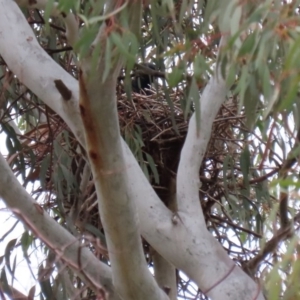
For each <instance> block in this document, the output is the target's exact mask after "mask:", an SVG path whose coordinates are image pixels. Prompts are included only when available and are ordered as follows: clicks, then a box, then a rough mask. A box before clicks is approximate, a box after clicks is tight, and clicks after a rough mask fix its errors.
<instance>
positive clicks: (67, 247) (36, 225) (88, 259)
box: [0, 154, 120, 300]
mask: <svg viewBox="0 0 300 300" xmlns="http://www.w3.org/2000/svg"><path fill="white" fill-rule="evenodd" d="M0 174H1V175H0V197H1V199H3V201H4V203H5V204H6V205H7V207H8V208H9V209H10V210H11V211H12V212H13V213H15V214H16V216H17V217H18V218H19V219H20V220H21V221H23V223H24V224H25V225H26V226H27V228H28V229H29V230H31V231H32V232H33V233H34V234H35V235H36V236H37V237H38V238H40V239H41V240H42V241H43V242H44V243H45V244H46V245H47V246H48V247H49V248H50V249H52V250H53V251H54V252H55V253H56V255H57V256H58V257H59V258H61V259H62V260H63V261H64V262H65V263H67V264H68V266H70V267H71V268H72V269H73V270H74V271H75V272H76V273H77V274H78V275H79V276H80V277H81V278H82V279H83V280H84V281H85V282H86V283H87V284H89V285H90V286H91V287H92V288H93V289H94V290H95V291H99V292H100V293H102V291H104V292H105V293H106V294H107V296H108V299H114V300H119V299H120V298H119V296H118V295H116V294H115V292H114V288H113V285H112V278H111V270H110V268H109V267H108V266H107V265H105V264H104V263H101V262H100V261H99V260H98V259H97V258H96V257H95V256H94V255H93V254H92V253H91V252H90V250H89V249H88V248H86V247H84V246H83V245H81V244H80V242H79V241H78V240H77V239H76V238H75V237H74V236H73V235H72V234H70V233H69V232H68V231H67V230H66V229H64V228H63V227H62V226H60V225H59V224H58V223H57V222H56V221H54V220H53V219H52V218H51V217H50V216H49V215H48V214H47V213H46V212H45V211H44V210H43V209H42V208H41V207H40V206H39V205H38V204H37V203H36V202H35V201H34V200H33V199H32V197H31V196H30V195H29V194H28V193H27V191H26V190H25V188H24V187H22V186H21V184H20V183H19V181H18V180H17V178H16V177H15V175H14V174H13V172H12V171H11V169H10V167H9V165H8V164H7V162H6V161H5V159H4V157H3V156H2V155H1V154H0Z"/></svg>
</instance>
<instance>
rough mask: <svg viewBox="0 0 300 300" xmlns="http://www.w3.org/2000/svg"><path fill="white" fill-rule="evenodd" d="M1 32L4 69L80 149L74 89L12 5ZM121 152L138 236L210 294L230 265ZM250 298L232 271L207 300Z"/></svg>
mask: <svg viewBox="0 0 300 300" xmlns="http://www.w3.org/2000/svg"><path fill="white" fill-rule="evenodd" d="M20 28H22V29H20ZM0 32H1V34H0V54H1V55H2V56H3V58H4V59H5V61H6V63H7V65H8V66H9V68H10V69H11V70H12V71H13V72H14V73H15V75H16V76H18V78H19V79H20V80H21V81H22V82H23V83H24V84H25V85H26V86H27V87H28V88H29V89H31V90H32V91H33V92H34V93H35V94H36V95H37V96H38V97H39V98H40V99H41V100H42V101H44V103H45V104H46V105H48V106H49V107H51V108H52V109H53V110H54V111H55V112H56V113H57V114H58V115H60V116H61V117H62V118H63V119H64V120H65V122H66V123H67V125H68V126H69V127H70V129H71V130H72V132H73V133H74V135H75V136H76V137H77V139H78V140H79V141H80V143H81V144H82V145H83V146H85V142H84V139H83V126H82V122H81V120H80V117H79V110H78V95H79V91H78V83H77V81H76V80H75V79H74V78H72V76H71V75H70V74H68V73H67V72H66V71H65V70H63V69H62V68H61V67H59V66H58V65H57V64H56V63H55V62H54V61H53V60H51V58H49V56H48V55H47V54H45V52H44V50H43V49H42V48H41V47H40V46H39V45H38V43H37V42H36V39H35V36H34V34H33V33H32V30H31V28H30V27H29V25H28V24H27V22H26V20H25V18H24V16H23V14H22V13H21V12H20V10H19V8H18V7H17V6H16V5H15V3H14V2H13V1H10V0H0ZM27 39H29V40H27ZM33 54H34V55H33ZM16 58H18V60H16ZM32 70H34V72H33V71H32ZM45 71H46V72H47V73H46V72H45ZM55 79H61V80H62V81H63V82H64V84H65V85H66V86H67V87H68V89H69V90H71V91H72V98H71V99H70V100H69V101H64V100H63V99H62V97H61V95H60V93H59V92H58V91H57V89H56V88H55V85H54V82H53V81H54V80H55ZM122 149H123V151H122V153H123V155H124V158H125V161H126V166H127V167H130V170H127V175H128V185H129V187H130V189H129V190H128V198H129V199H132V200H133V201H134V203H135V205H136V206H137V209H138V217H139V219H140V220H142V222H140V224H139V225H140V230H141V234H142V235H143V237H144V238H145V239H146V240H147V241H148V242H149V243H150V244H151V246H152V247H153V248H155V250H157V251H158V252H159V253H160V254H161V255H162V256H163V257H164V258H165V259H167V260H168V261H170V262H171V263H172V264H173V265H174V266H176V268H178V269H180V270H182V271H184V272H185V273H186V274H187V275H188V276H189V277H190V278H191V279H192V280H193V281H194V282H196V283H197V284H198V286H199V287H200V288H201V289H202V290H204V291H207V290H209V288H211V286H212V284H214V282H211V279H210V278H222V276H225V275H226V274H227V273H228V270H230V269H231V267H232V263H233V262H232V260H231V259H230V258H229V257H228V255H227V254H226V252H225V251H224V249H223V248H222V247H221V245H220V244H219V243H218V242H217V241H216V240H215V239H214V238H213V237H212V236H211V235H210V234H208V233H207V231H206V230H203V227H200V228H199V226H195V223H194V222H193V220H192V219H191V218H189V216H188V215H184V216H182V219H183V223H184V224H183V223H181V222H179V223H178V224H174V222H172V217H173V214H172V212H171V211H170V210H168V209H167V208H166V207H165V206H164V204H163V203H162V202H161V201H160V199H159V198H158V196H157V194H156V193H155V191H154V190H153V188H152V187H151V185H150V183H149V182H148V180H147V179H146V178H145V175H144V174H143V172H142V170H141V168H140V167H139V165H138V163H137V161H136V159H135V157H134V156H133V154H132V152H131V151H130V149H129V148H128V146H127V145H126V143H125V142H124V141H123V140H122ZM216 258H217V259H216ZM224 291H225V293H224ZM255 292H256V284H255V283H254V281H253V280H251V279H250V278H249V277H248V276H247V275H246V274H245V273H244V272H242V271H241V270H240V268H238V267H235V268H234V269H233V271H232V272H231V274H230V276H228V277H227V278H226V280H225V281H223V282H222V283H221V284H219V285H218V286H217V287H215V288H214V289H213V290H212V291H211V292H210V296H211V297H213V296H215V299H222V300H229V299H230V300H233V299H251V300H252V299H253V297H252V296H251V295H253V294H254V293H255ZM226 295H227V296H226ZM243 296H245V297H243ZM220 297H221V298H220ZM257 299H262V298H260V297H258V298H257Z"/></svg>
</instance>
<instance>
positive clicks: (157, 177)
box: [146, 153, 159, 184]
mask: <svg viewBox="0 0 300 300" xmlns="http://www.w3.org/2000/svg"><path fill="white" fill-rule="evenodd" d="M146 158H147V161H148V163H149V166H150V169H151V171H152V173H153V175H154V182H155V183H156V184H159V175H158V171H157V168H156V165H155V162H154V160H153V158H152V156H151V155H149V154H148V153H146Z"/></svg>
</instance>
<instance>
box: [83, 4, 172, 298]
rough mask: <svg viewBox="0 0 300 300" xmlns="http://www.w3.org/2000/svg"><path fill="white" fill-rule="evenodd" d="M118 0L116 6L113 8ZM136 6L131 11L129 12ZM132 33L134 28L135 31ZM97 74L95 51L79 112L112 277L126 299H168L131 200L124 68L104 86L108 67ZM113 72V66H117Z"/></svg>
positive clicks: (132, 12)
mask: <svg viewBox="0 0 300 300" xmlns="http://www.w3.org/2000/svg"><path fill="white" fill-rule="evenodd" d="M116 3H117V2H116V1H111V0H110V4H111V9H114V8H115V7H114V6H115V5H114V4H116ZM130 6H132V7H130ZM128 11H129V14H128V18H129V20H138V19H140V14H141V2H140V1H137V2H136V3H134V5H132V4H131V5H129V7H128ZM131 30H132V28H131ZM106 31H107V29H106V28H105V25H104V26H103V27H102V28H101V29H100V32H99V35H98V36H97V38H96V41H95V45H92V46H91V49H94V48H96V45H97V44H98V43H100V45H101V47H102V48H103V49H105V42H106V39H107V36H106ZM101 55H103V57H104V53H103V52H101V54H100V59H99V65H98V66H97V68H96V69H95V68H94V70H95V71H94V72H93V71H91V70H93V65H92V64H93V63H95V62H94V59H92V57H93V52H92V51H91V53H90V54H89V56H87V57H86V58H85V59H83V60H82V63H81V72H80V75H79V82H80V102H79V105H80V111H81V115H82V119H83V124H84V125H85V126H84V127H85V136H86V149H87V153H88V154H89V159H90V163H91V166H92V171H93V175H94V176H93V177H94V182H95V186H96V190H97V194H98V199H99V212H100V216H101V221H102V224H103V227H104V230H105V234H106V241H107V246H108V251H109V258H110V262H111V268H112V277H113V282H114V285H115V288H116V290H117V291H118V293H119V294H120V295H122V298H123V299H128V300H131V299H145V300H146V299H149V300H152V299H165V300H167V299H168V296H167V295H166V293H165V292H163V290H162V289H161V288H160V287H159V286H158V284H157V283H156V281H155V280H154V278H153V276H152V274H151V273H150V271H149V269H148V265H147V263H146V260H145V256H144V251H143V247H142V243H141V233H140V230H139V228H140V226H139V222H138V216H137V209H136V204H135V200H134V199H133V198H132V197H130V196H129V195H128V192H127V191H128V190H129V189H130V186H129V181H128V179H127V178H128V177H129V174H128V173H129V172H130V167H129V166H128V165H127V164H126V161H125V158H124V154H123V148H122V138H121V135H120V128H119V119H118V111H117V100H116V96H115V94H116V85H117V77H118V75H119V72H120V68H121V63H118V64H117V66H115V67H114V68H113V69H112V70H111V72H110V73H109V75H108V76H107V78H106V79H105V81H104V82H103V74H102V72H101V70H104V68H105V66H104V62H103V60H102V59H101ZM112 67H113V66H112Z"/></svg>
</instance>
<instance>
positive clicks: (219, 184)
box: [0, 0, 300, 299]
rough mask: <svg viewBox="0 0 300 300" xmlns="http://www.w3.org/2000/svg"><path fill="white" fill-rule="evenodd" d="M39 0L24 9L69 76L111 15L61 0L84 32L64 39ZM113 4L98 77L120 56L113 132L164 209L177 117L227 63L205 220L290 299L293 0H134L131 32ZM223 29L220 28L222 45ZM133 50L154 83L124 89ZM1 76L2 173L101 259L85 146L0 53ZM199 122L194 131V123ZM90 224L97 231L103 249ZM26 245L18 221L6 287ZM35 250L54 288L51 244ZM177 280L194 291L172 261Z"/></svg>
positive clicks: (204, 192)
mask: <svg viewBox="0 0 300 300" xmlns="http://www.w3.org/2000/svg"><path fill="white" fill-rule="evenodd" d="M48 4H49V5H48V6H47V7H45V8H44V10H38V9H27V8H24V9H23V12H24V14H25V15H26V17H27V19H28V22H29V24H31V27H32V29H33V31H34V34H35V36H36V37H37V39H38V41H39V43H40V44H41V45H42V47H43V48H44V49H45V51H47V53H48V54H49V56H50V57H51V58H52V59H53V60H55V61H56V62H57V63H58V64H59V65H61V66H62V67H63V68H64V69H66V70H67V71H68V72H69V73H70V74H71V75H72V76H74V77H75V78H78V60H79V59H80V57H82V56H84V55H85V54H86V53H87V52H88V51H89V47H90V45H91V43H92V41H93V40H94V39H95V37H96V35H97V33H98V28H99V26H101V25H103V24H106V23H105V22H108V20H109V18H110V16H108V15H105V13H104V1H98V2H97V1H74V3H73V2H72V1H67V0H60V1H59V2H58V9H59V10H60V11H61V12H64V13H69V11H70V10H72V12H73V13H74V14H76V15H77V16H78V22H79V27H80V30H81V34H80V39H79V40H78V41H77V42H76V44H75V45H74V50H75V51H73V49H72V47H71V46H70V45H68V42H67V40H66V30H65V27H64V24H63V22H62V19H61V18H60V17H57V16H55V17H49V16H50V15H51V9H52V8H51V6H50V1H49V3H48ZM115 13H116V14H117V13H120V14H121V25H122V27H118V26H120V25H118V26H117V25H116V28H113V31H112V32H107V41H106V45H105V49H104V50H103V49H102V50H101V49H100V48H99V51H98V52H96V53H97V55H98V56H101V55H103V56H104V57H105V65H104V66H103V70H101V71H102V72H103V81H104V80H105V79H106V78H107V76H108V75H109V72H110V70H111V67H112V66H113V65H115V64H116V63H117V59H118V55H119V54H121V55H122V57H123V58H124V60H125V63H124V69H122V72H121V73H120V74H119V83H118V86H117V87H116V95H117V101H118V114H119V120H120V127H121V134H122V136H123V137H124V139H125V141H126V143H127V144H128V145H129V147H130V149H131V150H132V152H133V153H134V155H135V157H136V158H137V161H138V162H139V164H140V166H141V168H142V170H143V172H144V173H145V175H146V176H147V178H148V180H149V181H150V182H151V184H152V186H153V187H154V189H155V191H156V192H157V194H158V195H159V196H160V198H161V200H162V201H163V202H164V203H165V204H166V206H168V207H170V208H171V209H172V205H173V203H172V195H173V193H174V186H173V181H174V180H173V179H174V178H175V176H176V173H177V168H178V161H179V156H180V151H181V148H182V146H183V143H184V140H185V137H186V134H187V129H188V121H189V119H190V117H191V114H192V113H193V112H195V114H196V118H199V116H200V114H199V113H200V107H198V106H197V103H198V102H197V99H196V98H197V97H198V96H199V95H200V97H201V96H202V95H203V91H204V88H205V86H206V84H207V82H208V80H209V79H210V78H211V76H212V74H213V72H214V69H215V67H216V66H221V69H222V74H223V75H225V74H227V83H228V86H230V91H229V93H228V95H227V100H226V101H225V102H224V105H223V106H222V107H221V109H220V111H219V113H218V115H217V117H216V119H215V121H214V125H213V128H212V134H211V139H210V142H209V145H208V147H207V150H206V154H205V158H204V159H203V162H202V166H201V169H200V172H199V178H200V181H201V187H200V189H199V195H200V201H201V206H202V209H203V212H204V216H205V219H206V224H207V228H208V230H209V231H210V232H211V233H212V234H213V235H214V237H215V238H216V239H217V240H218V241H219V242H220V243H221V244H222V246H223V247H224V248H225V249H226V251H227V253H228V255H229V256H230V257H231V258H232V259H233V260H234V261H235V262H236V263H237V264H238V265H240V266H242V268H243V270H244V271H245V272H247V273H248V274H249V275H250V276H252V277H255V278H257V280H258V281H259V282H260V283H261V285H262V286H263V288H264V291H265V293H266V294H268V295H269V298H270V299H280V298H282V299H296V298H297V296H298V297H299V292H300V291H299V284H298V278H299V240H298V237H297V232H298V228H299V222H300V212H299V183H298V177H299V167H298V157H299V134H300V133H299V132H300V131H299V130H300V127H299V115H300V111H299V108H300V102H299V71H298V70H299V67H300V66H299V62H300V50H299V49H300V47H299V43H300V35H299V1H276V0H275V1H269V0H268V1H240V2H239V5H238V6H236V3H235V1H217V0H210V1H188V0H177V1H175V0H174V1H152V2H151V3H150V4H144V6H143V12H142V26H141V36H139V35H137V34H136V33H134V32H130V31H129V30H128V26H129V25H128V23H129V22H130V20H128V18H127V10H126V7H125V5H124V7H123V6H121V7H120V12H119V11H118V12H115ZM228 20H230V21H228ZM219 28H223V31H222V32H220V29H219ZM224 28H225V29H226V30H224ZM121 33H122V34H121ZM222 36H223V37H226V36H229V39H228V40H227V43H226V44H225V45H224V46H223V47H219V42H220V40H221V37H222ZM218 53H220V54H219V56H218ZM98 56H95V57H93V58H92V59H95V60H96V59H97V58H98ZM142 62H151V63H155V65H156V66H157V70H155V71H153V73H151V75H153V76H154V78H155V80H154V81H155V83H154V84H153V85H152V87H151V92H149V95H143V94H137V93H132V92H131V85H130V83H131V80H132V78H133V76H135V75H134V74H136V72H138V71H137V68H138V66H137V65H136V64H135V63H142ZM46 71H47V70H45V72H46ZM94 71H95V72H96V71H98V70H94ZM142 72H143V71H142ZM144 72H149V70H144ZM0 79H1V81H0V84H1V85H0V87H1V93H0V95H1V98H0V101H1V103H0V108H1V130H2V133H3V134H5V136H6V148H7V150H8V155H7V161H8V162H9V164H10V166H11V168H12V170H13V172H14V173H15V175H16V176H20V175H21V177H20V178H21V180H22V182H23V185H24V186H25V187H26V188H27V189H28V190H31V194H32V195H33V196H34V198H35V199H37V201H38V203H39V204H40V205H41V206H42V207H43V209H44V210H45V211H47V212H49V213H50V215H51V216H52V217H53V218H54V219H55V220H57V222H59V223H60V224H61V225H62V226H64V227H65V228H67V229H68V230H69V231H70V232H72V233H74V234H76V236H77V237H81V239H82V240H83V241H84V242H85V243H86V244H88V246H89V248H90V250H91V251H93V252H94V253H95V255H97V257H99V259H100V260H102V261H103V262H105V263H108V262H109V258H108V256H107V250H106V244H105V236H104V231H103V228H102V224H101V220H100V218H99V214H98V206H97V203H96V194H95V187H94V185H93V179H92V177H91V176H89V177H88V181H89V182H88V184H87V189H86V190H85V191H82V190H81V188H80V185H81V181H82V178H83V177H84V172H85V159H86V154H85V151H84V150H83V149H82V147H81V145H80V143H79V142H78V141H77V140H76V138H75V137H74V135H73V134H72V132H71V131H70V129H69V128H68V127H67V126H66V124H65V123H64V121H63V120H62V119H61V118H60V117H59V116H58V115H56V114H55V113H54V112H53V111H52V110H51V109H50V108H49V107H47V106H46V105H45V104H44V103H43V102H42V101H41V100H40V99H38V98H37V96H35V95H34V94H33V93H32V92H31V91H30V90H28V89H27V88H26V87H25V86H24V85H23V84H22V82H21V81H20V80H19V79H18V78H16V77H15V76H14V75H13V74H12V72H11V71H10V70H9V67H8V66H7V65H6V63H5V61H4V60H2V61H1V66H0ZM211 101H212V102H213V99H212V100H211ZM198 131H199V132H200V134H201V128H198ZM87 236H88V237H93V238H95V237H97V238H99V239H100V240H101V247H100V248H97V246H96V245H95V242H94V240H93V239H92V238H91V239H89V238H87ZM143 244H144V251H145V256H146V259H147V262H148V264H149V268H151V267H152V263H153V262H152V257H151V249H150V246H149V244H148V243H147V242H146V241H143ZM34 245H35V239H34V238H33V235H32V233H31V232H27V231H25V232H24V234H23V235H22V237H21V238H20V239H18V240H15V239H12V240H10V241H9V242H8V243H7V246H6V249H5V254H4V256H3V257H2V258H1V261H3V264H2V273H1V285H2V286H3V290H4V291H5V293H7V294H9V292H8V289H9V288H12V287H10V286H9V284H8V282H7V279H6V277H7V273H9V274H11V276H13V277H14V273H15V271H16V268H17V267H16V265H15V261H14V262H13V263H11V252H12V250H13V249H15V248H17V247H19V246H21V248H22V249H23V253H24V257H25V259H26V260H28V262H29V261H30V253H29V252H28V250H29V249H34V247H35V246H34ZM42 249H43V252H44V253H45V257H46V259H45V263H44V264H43V263H42V261H41V262H40V263H41V264H40V267H39V275H38V279H37V281H38V282H39V284H40V289H41V293H42V295H43V296H41V297H42V298H46V299H48V298H49V299H50V298H51V299H52V297H57V298H59V297H62V295H63V293H64V287H63V286H62V285H60V283H59V282H58V278H59V276H60V274H59V272H57V266H56V267H55V263H54V261H53V260H51V251H50V250H49V249H47V247H46V246H45V245H43V246H42ZM72 276H73V277H72V278H73V283H74V285H75V286H76V287H77V288H78V289H81V298H84V297H86V299H92V297H93V296H92V291H91V290H88V289H85V288H84V287H85V286H84V284H83V282H82V281H81V279H79V278H77V277H75V275H74V274H73V275H72ZM75 278H76V279H75ZM177 284H178V295H179V296H180V297H182V298H184V299H190V298H193V299H196V298H197V299H198V298H199V299H205V295H204V294H203V293H202V291H200V290H199V289H198V288H196V289H195V288H194V284H193V283H192V282H191V281H190V279H189V278H187V277H186V276H184V275H183V274H182V273H181V272H179V271H178V272H177ZM33 293H34V291H33V290H30V292H29V294H30V295H32V294H33ZM53 295H56V296H53Z"/></svg>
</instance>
